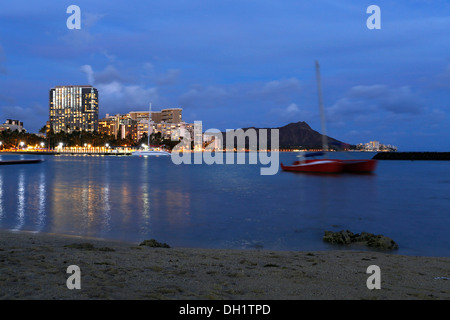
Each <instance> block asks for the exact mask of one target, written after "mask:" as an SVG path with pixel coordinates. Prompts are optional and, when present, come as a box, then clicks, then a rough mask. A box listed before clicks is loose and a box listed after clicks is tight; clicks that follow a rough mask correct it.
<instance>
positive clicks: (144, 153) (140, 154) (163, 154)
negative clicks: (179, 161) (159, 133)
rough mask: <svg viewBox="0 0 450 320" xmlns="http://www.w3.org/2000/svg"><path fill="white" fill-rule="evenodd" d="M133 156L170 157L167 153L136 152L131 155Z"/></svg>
mask: <svg viewBox="0 0 450 320" xmlns="http://www.w3.org/2000/svg"><path fill="white" fill-rule="evenodd" d="M131 155H133V156H170V153H169V152H167V151H134V152H132V153H131Z"/></svg>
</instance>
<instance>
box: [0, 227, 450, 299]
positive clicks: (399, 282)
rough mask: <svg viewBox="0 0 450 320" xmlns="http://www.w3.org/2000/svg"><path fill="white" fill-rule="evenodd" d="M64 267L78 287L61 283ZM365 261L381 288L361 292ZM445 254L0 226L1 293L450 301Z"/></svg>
mask: <svg viewBox="0 0 450 320" xmlns="http://www.w3.org/2000/svg"><path fill="white" fill-rule="evenodd" d="M70 265H77V266H78V267H79V268H80V279H81V280H80V283H81V289H73V290H69V289H68V288H67V285H66V281H67V279H68V278H69V277H70V276H71V274H69V273H67V268H68V267H69V266H70ZM370 265H377V266H379V267H380V271H381V289H373V290H369V289H368V288H367V279H368V278H369V277H370V276H371V274H368V273H367V268H368V267H369V266H370ZM448 277H450V258H448V257H445V258H443V257H413V256H402V255H396V254H386V253H381V252H374V251H349V250H345V251H341V250H335V251H320V252H315V251H311V252H298V251H289V252H287V251H266V250H217V249H194V248H154V247H149V246H140V245H139V243H123V242H114V241H105V240H99V239H86V238H80V237H73V236H62V235H51V234H36V233H27V232H8V231H1V232H0V299H22V300H28V299H46V300H47V299H50V300H53V299H57V300H59V299H62V300H76V299H102V300H103V299H113V300H116V299H133V300H135V299H136V300H137V299H139V300H142V299H150V300H160V299H163V300H174V299H176V300H178V299H186V300H205V299H207V300H209V299H218V300H221V299H226V300H309V299H314V300H321V299H331V300H355V299H356V300H360V299H364V300H366V299H367V300H397V299H420V300H423V299H440V300H447V299H450V279H448Z"/></svg>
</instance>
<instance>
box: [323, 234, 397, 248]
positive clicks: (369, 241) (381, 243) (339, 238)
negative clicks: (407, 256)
mask: <svg viewBox="0 0 450 320" xmlns="http://www.w3.org/2000/svg"><path fill="white" fill-rule="evenodd" d="M323 241H325V242H329V243H332V244H340V245H349V244H352V243H363V244H365V245H366V246H367V247H370V248H376V249H379V250H396V249H398V244H397V243H396V242H395V241H394V240H392V239H391V238H389V237H386V236H384V235H375V234H373V233H368V232H361V234H358V233H353V232H351V231H349V230H341V231H337V232H333V231H325V234H324V236H323Z"/></svg>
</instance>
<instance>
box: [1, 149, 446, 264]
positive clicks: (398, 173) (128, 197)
mask: <svg viewBox="0 0 450 320" xmlns="http://www.w3.org/2000/svg"><path fill="white" fill-rule="evenodd" d="M333 155H334V156H336V157H339V158H345V157H347V156H352V157H359V158H361V157H363V158H370V157H372V156H373V154H368V153H335V154H333ZM247 156H248V155H247ZM279 157H280V162H283V163H285V164H286V163H291V162H292V161H294V160H295V159H296V154H295V153H288V152H286V153H280V154H279ZM0 158H1V160H10V159H20V158H21V159H31V158H33V159H34V158H42V159H44V160H45V161H44V162H42V163H37V164H26V165H9V166H0V229H7V230H24V231H33V232H49V233H61V234H70V235H81V236H89V237H99V238H105V239H114V240H125V241H133V242H138V241H142V240H145V239H151V238H154V239H156V240H158V241H160V242H166V243H168V244H169V245H171V246H175V247H204V248H233V249H255V248H257V249H269V250H330V249H345V247H337V246H334V245H330V244H327V243H324V242H323V241H322V237H323V234H324V231H325V230H331V231H339V230H350V231H352V232H354V233H360V232H363V231H365V232H370V233H374V234H383V235H386V236H388V237H391V238H392V239H393V240H394V241H396V242H397V243H398V245H399V249H398V250H396V251H394V253H398V254H406V255H426V256H447V257H449V256H450V162H448V161H379V162H378V167H377V170H376V172H375V173H374V174H370V175H358V174H341V175H310V174H302V173H292V172H282V171H281V170H280V171H279V172H278V173H277V174H275V175H265V176H264V175H260V168H261V167H264V165H261V164H248V161H246V164H234V165H232V164H222V165H219V164H212V165H207V164H205V163H203V164H191V165H187V164H180V165H176V164H174V163H173V162H172V161H171V158H170V157H148V158H144V157H132V156H36V155H35V156H33V155H8V154H1V155H0ZM247 160H248V158H247ZM266 167H267V166H266Z"/></svg>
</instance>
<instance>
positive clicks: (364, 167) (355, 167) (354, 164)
mask: <svg viewBox="0 0 450 320" xmlns="http://www.w3.org/2000/svg"><path fill="white" fill-rule="evenodd" d="M342 163H343V171H344V172H355V173H358V172H361V173H369V172H373V171H375V168H376V166H377V160H373V159H370V160H367V159H365V160H342Z"/></svg>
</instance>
